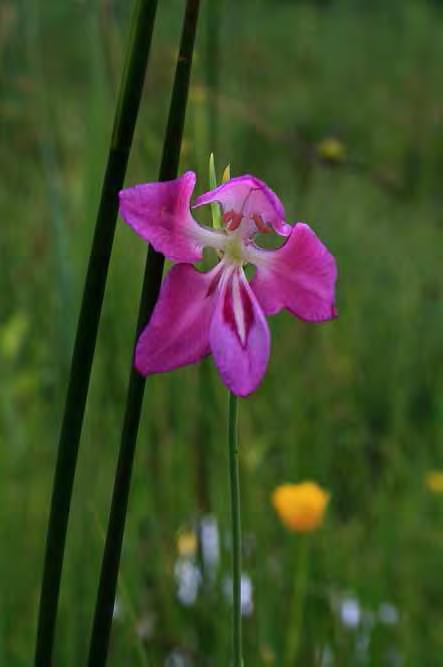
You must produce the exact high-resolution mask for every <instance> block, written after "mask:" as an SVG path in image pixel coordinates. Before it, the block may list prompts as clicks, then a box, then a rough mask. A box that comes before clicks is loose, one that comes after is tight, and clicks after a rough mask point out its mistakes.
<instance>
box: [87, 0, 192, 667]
mask: <svg viewBox="0 0 443 667" xmlns="http://www.w3.org/2000/svg"><path fill="white" fill-rule="evenodd" d="M199 8H200V1H199V0H187V3H186V10H185V16H184V19H183V30H182V35H181V41H180V49H179V54H178V59H177V67H176V71H175V79H174V87H173V91H172V98H171V104H170V108H169V117H168V124H167V128H166V135H165V141H164V145H163V156H162V162H161V166H160V174H159V180H160V181H166V180H169V179H173V178H175V177H176V176H177V172H178V165H179V159H180V147H181V141H182V135H183V127H184V121H185V113H186V105H187V98H188V90H189V81H190V75H191V66H192V56H193V52H194V41H195V33H196V28H197V20H198V13H199ZM163 266H164V257H163V255H161V254H160V253H158V252H156V251H155V250H154V249H153V248H152V247H150V248H149V250H148V258H147V261H146V268H145V275H144V279H143V286H142V292H141V299H140V307H139V316H138V323H137V337H138V335H139V333H140V331H141V329H142V328H143V327H144V326H146V324H147V323H148V322H149V319H150V317H151V314H152V311H153V310H154V306H155V303H156V301H157V298H158V294H159V291H160V285H161V279H162V273H163ZM144 389H145V379H144V378H143V377H141V376H140V375H139V374H138V373H137V372H136V371H135V370H134V369H133V368H131V372H130V378H129V388H128V393H127V397H126V407H125V416H124V421H123V428H122V433H121V441H120V452H119V458H118V462H117V471H116V476H115V480H114V489H113V494H112V502H111V510H110V515H109V523H108V529H107V534H106V542H105V549H104V552H103V559H102V565H101V571H100V582H99V587H98V592H97V600H96V606H95V613H94V621H93V627H92V633H91V643H90V647H89V658H88V665H89V667H102V666H103V665H105V664H106V659H107V655H108V648H109V638H110V633H111V624H112V611H113V607H114V600H115V594H116V589H117V578H118V570H119V566H120V557H121V550H122V544H123V535H124V529H125V522H126V514H127V508H128V499H129V491H130V486H131V476H132V469H133V463H134V455H135V447H136V441H137V433H138V427H139V424H140V416H141V409H142V403H143V394H144Z"/></svg>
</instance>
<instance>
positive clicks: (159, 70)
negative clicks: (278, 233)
mask: <svg viewBox="0 0 443 667" xmlns="http://www.w3.org/2000/svg"><path fill="white" fill-rule="evenodd" d="M130 4H132V3H127V2H123V0H66V1H65V2H63V3H60V2H55V1H49V0H46V1H43V0H40V1H38V0H1V4H0V86H1V98H0V123H1V135H0V155H1V179H0V210H1V228H0V267H1V268H0V295H1V297H0V425H1V429H0V665H1V667H27V666H29V665H30V664H31V660H32V653H33V643H34V635H35V623H36V613H37V604H38V596H39V586H40V576H41V570H42V559H43V550H44V540H45V532H46V525H47V518H48V510H49V500H50V492H51V484H52V477H53V470H54V463H55V455H56V443H57V437H58V432H59V426H60V421H61V414H62V409H63V401H64V396H65V388H66V380H67V374H68V372H69V360H70V353H71V347H72V342H73V335H74V330H75V325H76V320H77V314H78V309H79V300H80V295H81V290H82V287H83V280H84V272H85V268H86V263H87V259H88V254H89V247H90V243H91V237H92V230H93V226H94V221H95V213H96V209H97V204H98V197H99V192H100V186H101V179H102V172H103V168H104V164H105V158H106V151H107V144H108V141H109V137H110V130H111V123H112V117H113V111H114V103H115V98H116V89H117V85H118V80H119V77H120V71H121V66H122V55H123V49H124V42H125V38H126V34H127V28H128V19H129V9H130V8H129V5H130ZM183 5H184V3H183V2H179V1H178V0H163V1H162V0H160V2H159V11H158V16H157V26H156V31H155V33H154V34H155V37H154V42H153V53H152V60H151V63H150V66H149V71H148V76H147V79H146V89H145V95H144V100H143V104H142V109H141V113H140V117H139V121H138V125H137V131H136V137H135V143H134V150H133V154H132V157H131V161H130V168H129V172H128V176H127V180H126V182H127V184H133V183H137V182H143V181H150V180H155V179H156V175H157V172H158V164H159V159H160V154H161V146H162V136H163V132H164V129H165V120H166V113H167V108H168V104H169V95H170V89H171V84H172V78H173V71H174V62H175V56H176V51H177V45H178V39H179V33H180V23H181V19H182V10H183ZM442 72H443V3H442V2H437V1H434V2H431V1H426V0H421V1H419V0H388V1H386V0H385V1H384V2H383V1H382V0H371V1H369V0H366V1H365V0H360V1H357V0H354V1H351V0H347V1H346V0H341V1H340V0H329V1H327V0H323V2H321V1H320V0H318V1H317V2H314V1H313V0H311V1H310V2H309V1H305V2H301V1H300V2H295V1H293V2H290V1H289V0H287V1H286V2H285V1H283V0H280V1H278V0H260V1H259V0H255V1H253V0H243V1H241V2H240V0H237V1H234V0H225V1H224V2H220V3H212V4H211V3H210V2H208V1H206V2H203V3H202V13H201V22H200V26H199V32H198V41H197V51H196V58H195V64H194V71H193V79H192V89H191V95H190V100H189V106H188V113H187V126H186V133H185V141H184V145H183V154H182V161H181V168H182V169H183V170H184V169H188V168H190V169H194V170H196V171H198V173H199V190H200V191H204V190H206V189H208V183H207V165H208V155H209V152H210V151H211V150H213V151H214V152H215V156H216V163H217V166H218V168H219V170H221V168H222V167H224V166H225V165H226V163H228V162H230V164H231V170H232V174H233V175H239V174H242V173H244V172H250V173H254V174H256V175H257V176H259V177H260V178H262V179H263V180H265V181H266V182H267V183H269V185H270V186H271V187H272V188H273V189H274V190H276V192H278V194H279V195H280V197H281V199H282V200H283V202H284V204H285V207H286V211H287V215H288V220H290V221H295V220H305V221H306V222H308V223H309V224H311V225H312V226H313V227H314V229H315V230H316V231H317V232H318V234H319V235H320V237H321V238H322V239H323V240H324V241H325V242H326V244H327V245H328V247H329V248H330V249H331V251H332V252H333V253H334V254H335V256H336V258H337V262H338V266H339V272H340V278H339V283H338V308H339V313H340V317H339V319H338V320H336V321H335V322H333V323H329V324H326V325H323V326H312V325H308V324H304V323H302V322H299V321H297V320H295V319H294V318H293V317H291V316H289V315H286V314H281V315H278V316H277V317H275V318H272V320H271V327H272V334H273V352H272V358H271V363H270V367H269V372H268V374H267V376H266V378H265V380H264V382H263V384H262V385H261V387H260V389H259V390H258V392H257V393H256V394H255V395H254V396H253V397H251V398H250V399H248V400H243V401H241V404H240V433H241V466H242V470H241V476H242V503H243V505H242V509H243V530H244V573H245V577H246V578H245V616H244V633H245V664H246V665H247V666H248V667H251V666H253V665H254V666H255V665H276V666H279V665H281V660H282V658H281V656H282V651H283V647H284V642H285V636H286V634H287V633H288V632H290V631H291V629H290V628H288V627H287V623H286V621H287V614H288V604H289V597H290V590H291V586H292V581H293V579H294V573H295V570H296V562H297V550H298V548H299V546H300V536H297V535H294V534H290V533H288V532H287V531H286V530H285V529H284V528H283V526H282V525H281V523H280V521H279V519H278V517H277V516H276V514H275V512H274V510H273V508H272V506H271V504H270V494H271V493H272V490H273V489H274V488H275V487H276V486H277V485H278V484H281V483H284V482H296V481H300V480H303V479H313V480H316V481H317V482H318V483H320V484H321V485H322V486H323V487H324V488H326V489H327V490H328V491H329V493H330V494H331V502H330V505H329V508H328V512H327V517H326V520H325V523H324V525H323V526H322V527H321V528H320V529H319V530H318V531H317V532H316V533H315V534H313V535H311V538H310V540H311V543H312V544H311V549H310V563H309V566H310V567H309V571H310V578H309V584H308V591H307V598H306V606H305V614H304V623H303V627H302V630H301V648H300V656H299V664H300V665H306V666H310V665H319V666H321V667H329V666H332V665H337V666H348V665H351V666H353V665H377V666H387V667H391V666H392V667H397V666H399V667H403V666H405V667H406V666H411V667H417V666H420V667H421V666H430V667H434V666H435V667H437V666H438V665H441V664H442V655H443V579H442V576H441V572H442V563H443V527H442V526H443V523H442V522H443V493H441V492H442V491H443V482H442V481H441V480H440V483H438V480H437V483H434V484H433V485H430V484H429V483H426V480H427V479H428V477H427V476H428V474H429V472H430V471H433V470H437V471H438V470H440V469H443V461H442V439H443V354H442V344H441V337H442V331H443V300H442V286H443V281H442V256H443V244H442V232H443V185H442V174H443V78H442ZM144 257H145V247H144V245H143V243H141V242H140V240H139V239H138V238H137V237H136V236H135V235H134V234H133V233H132V232H131V230H130V229H129V228H127V227H126V226H125V225H123V224H122V223H121V222H119V223H118V232H117V236H116V241H115V245H114V252H113V258H112V264H111V272H110V278H109V283H108V287H107V292H106V301H105V306H104V312H103V317H102V322H101V327H100V333H99V340H98V347H97V353H96V359H95V364H94V371H93V379H92V383H91V389H90V397H89V402H88V409H87V415H86V420H85V428H84V434H83V439H82V444H81V449H80V459H79V468H78V476H77V479H76V484H75V495H74V503H73V509H72V515H71V521H70V528H69V536H68V543H67V554H66V562H65V568H64V578H63V585H62V597H61V605H60V618H59V623H58V634H57V646H56V656H55V665H57V666H58V665H60V666H61V667H65V666H66V667H70V666H73V665H75V666H77V665H82V664H84V662H85V656H86V652H87V643H88V635H89V630H90V622H91V616H92V611H93V606H94V599H95V593H96V583H97V577H98V571H99V565H100V557H101V549H102V546H103V535H104V531H105V529H106V521H107V512H108V507H109V502H110V493H111V482H112V478H113V474H114V470H115V464H116V456H117V448H118V444H119V429H120V423H121V419H122V413H123V406H124V398H125V391H126V386H127V379H128V370H129V364H130V359H131V353H132V346H133V335H134V328H135V322H136V312H137V305H138V298H139V290H140V286H141V280H142V271H143V264H144ZM226 401H227V397H226V391H225V389H224V387H222V386H221V385H220V383H219V379H218V376H217V374H216V372H215V370H214V367H213V364H212V360H211V359H208V360H206V361H205V362H204V363H203V364H201V365H200V366H196V367H188V368H185V369H182V370H180V371H176V372H174V373H171V374H168V375H165V376H156V377H152V378H151V379H150V381H149V384H148V391H147V395H146V399H145V407H144V418H143V425H142V429H141V433H140V437H139V443H138V451H137V458H136V465H135V473H134V479H133V487H132V493H131V498H130V508H129V515H128V522H127V527H126V535H125V544H124V551H123V557H122V568H121V577H120V583H119V592H118V598H117V602H116V608H115V619H114V628H113V636H112V644H111V653H110V659H109V665H111V666H112V667H116V666H118V667H122V666H126V665H134V666H136V665H137V666H138V665H140V666H141V665H150V666H153V667H157V666H163V665H165V666H166V667H192V666H200V665H201V666H203V667H204V666H206V665H207V666H208V667H211V666H216V667H219V666H221V665H223V666H225V665H228V664H229V652H230V625H229V621H230V603H229V596H227V595H226V590H227V587H228V586H229V565H230V549H229V502H228V501H229V497H228V478H227V447H226V443H225V428H226V426H225V424H226ZM199 526H200V528H201V530H200V533H201V535H202V536H203V540H202V548H201V549H200V550H199V551H198V552H197V553H196V554H193V553H192V552H193V541H192V534H193V533H194V532H195V531H197V530H198V527H199ZM183 536H185V537H186V539H184V538H183ZM249 589H250V590H249ZM248 592H249V593H251V595H252V597H251V598H250V599H248V595H247V593H248Z"/></svg>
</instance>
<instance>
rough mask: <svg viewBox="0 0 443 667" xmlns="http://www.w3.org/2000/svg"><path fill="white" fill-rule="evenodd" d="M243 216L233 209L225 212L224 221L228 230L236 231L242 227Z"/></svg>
mask: <svg viewBox="0 0 443 667" xmlns="http://www.w3.org/2000/svg"><path fill="white" fill-rule="evenodd" d="M242 218H243V216H242V215H241V214H240V213H236V212H235V211H233V210H231V211H226V213H224V214H223V222H224V223H225V225H226V229H227V230H228V232H235V230H236V229H238V228H239V227H240V225H241V221H242Z"/></svg>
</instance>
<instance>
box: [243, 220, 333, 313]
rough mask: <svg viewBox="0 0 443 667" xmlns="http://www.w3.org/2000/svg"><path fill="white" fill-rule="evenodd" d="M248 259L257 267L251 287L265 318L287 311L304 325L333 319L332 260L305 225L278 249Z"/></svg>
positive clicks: (294, 230)
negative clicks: (283, 309)
mask: <svg viewBox="0 0 443 667" xmlns="http://www.w3.org/2000/svg"><path fill="white" fill-rule="evenodd" d="M249 256H250V259H251V261H252V262H253V263H255V264H256V266H257V271H256V274H255V276H254V278H253V279H252V281H251V288H252V289H253V291H254V293H255V295H256V296H257V299H258V301H259V303H260V305H261V307H262V308H263V311H264V312H265V313H266V314H267V315H274V314H275V313H277V312H279V311H280V310H281V309H282V308H287V309H288V310H289V311H291V312H292V313H293V314H294V315H296V316H297V317H299V318H300V319H302V320H306V321H308V322H323V321H325V320H331V319H333V318H334V317H336V315H337V313H336V310H335V282H336V279H337V268H336V264H335V259H334V257H333V255H331V253H330V252H329V250H328V249H327V248H326V246H325V245H324V244H323V243H322V242H321V241H320V239H319V238H318V237H317V236H316V234H315V233H314V232H313V231H312V229H311V228H310V227H309V226H308V225H305V224H304V223H302V222H299V223H297V224H296V225H295V226H294V227H293V228H292V233H291V235H290V236H289V238H288V240H287V241H286V242H285V244H284V245H283V246H281V248H278V249H277V250H263V249H260V248H257V247H255V248H254V249H252V248H251V249H250V250H249Z"/></svg>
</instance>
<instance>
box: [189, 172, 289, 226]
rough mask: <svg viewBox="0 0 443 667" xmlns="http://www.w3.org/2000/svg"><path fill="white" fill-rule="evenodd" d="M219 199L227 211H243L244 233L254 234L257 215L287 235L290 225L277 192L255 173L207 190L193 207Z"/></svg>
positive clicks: (232, 179)
mask: <svg viewBox="0 0 443 667" xmlns="http://www.w3.org/2000/svg"><path fill="white" fill-rule="evenodd" d="M214 201H217V202H219V203H220V204H221V206H222V208H223V211H224V213H228V214H229V213H230V212H231V211H234V212H236V213H241V214H242V215H243V219H244V223H243V224H244V225H245V233H244V236H247V237H251V236H252V235H253V234H255V233H257V231H261V230H258V229H257V226H256V224H255V223H254V221H253V217H252V216H254V215H258V216H260V217H261V219H262V220H263V222H264V223H265V224H268V225H270V226H271V227H272V228H273V229H274V231H276V232H277V233H278V234H280V235H281V236H288V234H289V233H290V231H291V226H290V225H288V224H287V223H286V222H285V210H284V208H283V205H282V203H281V201H280V199H279V198H278V197H277V195H276V194H275V193H274V192H273V191H272V190H271V189H270V188H268V186H267V185H266V183H264V182H263V181H260V180H259V179H258V178H255V176H249V175H246V176H238V177H237V178H231V180H230V181H228V182H227V183H224V184H223V185H219V186H218V188H215V189H214V190H211V191H210V192H206V193H205V194H203V195H200V197H197V199H196V200H195V204H194V208H195V207H196V206H202V205H203V204H209V203H210V202H214Z"/></svg>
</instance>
